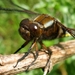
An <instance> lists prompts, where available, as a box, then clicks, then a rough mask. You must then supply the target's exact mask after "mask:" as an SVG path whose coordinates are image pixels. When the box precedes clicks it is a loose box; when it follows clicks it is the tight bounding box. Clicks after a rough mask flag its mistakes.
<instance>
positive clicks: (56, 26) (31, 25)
mask: <svg viewBox="0 0 75 75" xmlns="http://www.w3.org/2000/svg"><path fill="white" fill-rule="evenodd" d="M10 3H11V4H13V5H15V6H16V7H19V8H21V10H19V9H7V8H2V7H0V10H4V11H17V12H25V13H28V14H36V15H38V16H37V17H36V18H34V19H33V20H30V19H29V18H26V19H23V20H22V21H21V22H20V27H19V33H20V35H21V36H22V38H23V39H24V40H26V42H24V44H23V45H22V46H21V47H20V48H19V49H18V50H16V51H15V52H14V53H17V52H18V51H20V50H21V49H22V48H24V47H25V46H26V45H27V44H28V43H29V42H30V41H33V42H32V44H31V46H30V48H29V49H28V52H27V53H26V54H25V55H24V56H23V57H22V58H21V59H19V60H18V61H17V64H18V62H20V61H21V60H23V59H24V58H25V57H26V56H27V55H28V54H29V53H30V51H31V50H32V49H33V48H34V47H35V49H36V58H35V60H36V59H37V57H38V46H37V42H38V43H39V44H40V45H41V48H44V49H46V50H47V49H48V47H46V46H45V45H44V44H43V42H42V41H43V40H53V39H56V38H60V37H62V36H65V35H66V32H68V33H69V34H70V35H71V36H73V37H74V38H75V29H72V28H68V27H66V26H65V25H63V24H62V23H61V22H59V21H58V20H57V19H55V18H54V17H52V16H49V15H47V14H38V13H35V12H32V11H30V10H27V9H24V8H22V7H20V6H18V5H16V4H14V3H13V2H12V1H11V0H10ZM51 53H52V52H50V55H51ZM17 64H16V65H15V67H16V66H17Z"/></svg>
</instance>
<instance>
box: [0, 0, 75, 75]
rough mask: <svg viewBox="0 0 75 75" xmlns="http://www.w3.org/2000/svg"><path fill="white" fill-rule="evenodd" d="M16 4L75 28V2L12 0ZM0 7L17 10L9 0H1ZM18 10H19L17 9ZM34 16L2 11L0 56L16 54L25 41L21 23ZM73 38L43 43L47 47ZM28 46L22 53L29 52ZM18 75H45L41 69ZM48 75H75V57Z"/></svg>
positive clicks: (65, 0)
mask: <svg viewBox="0 0 75 75" xmlns="http://www.w3.org/2000/svg"><path fill="white" fill-rule="evenodd" d="M12 1H13V2H14V3H15V4H17V5H19V6H21V7H24V8H26V9H29V10H32V11H36V12H38V13H45V14H49V15H51V16H53V17H55V18H56V19H58V20H60V21H61V23H63V24H64V25H65V26H67V27H70V28H75V0H12ZM0 7H5V8H17V7H15V6H13V5H11V3H10V2H9V1H8V0H0ZM17 9H18V8H17ZM34 17H35V16H33V15H32V14H31V15H29V14H27V13H20V12H4V11H1V10H0V54H12V53H14V52H15V51H16V50H17V49H18V48H19V47H20V46H21V45H22V44H23V43H24V42H25V40H23V39H22V37H21V36H20V35H19V33H18V28H19V23H20V22H21V20H22V19H24V18H30V19H33V18H34ZM71 39H73V38H72V37H64V38H60V39H55V40H51V41H49V40H48V41H45V40H44V41H43V42H44V44H45V45H46V46H50V45H53V44H57V43H59V42H61V41H68V40H71ZM29 46H30V44H29V45H28V46H26V47H25V48H23V49H22V50H21V51H20V52H25V51H27V49H28V47H29ZM17 75H43V71H42V70H41V69H36V70H32V71H29V72H23V73H20V74H17ZM47 75H75V56H72V57H70V58H68V59H67V60H65V61H63V62H61V63H59V64H57V65H55V66H54V68H53V70H52V71H51V73H48V74H47Z"/></svg>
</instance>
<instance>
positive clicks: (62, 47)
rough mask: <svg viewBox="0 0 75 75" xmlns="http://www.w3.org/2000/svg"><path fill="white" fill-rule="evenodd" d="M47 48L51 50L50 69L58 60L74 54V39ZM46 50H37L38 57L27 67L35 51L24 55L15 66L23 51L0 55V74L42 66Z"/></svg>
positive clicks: (44, 61) (46, 56)
mask: <svg viewBox="0 0 75 75" xmlns="http://www.w3.org/2000/svg"><path fill="white" fill-rule="evenodd" d="M49 49H50V50H51V51H52V55H51V58H50V61H51V62H50V66H51V69H52V67H53V66H54V65H55V64H57V63H58V62H61V61H63V60H65V59H67V58H68V57H70V56H72V55H74V54H75V40H71V41H67V42H61V43H59V44H56V45H54V46H50V47H49ZM46 52H47V50H44V49H41V50H39V51H38V58H37V59H36V61H35V62H34V63H33V64H32V65H31V66H30V67H29V68H28V66H29V65H30V64H31V63H32V62H33V61H34V54H36V53H35V51H33V52H31V53H29V55H28V56H27V57H25V58H24V60H22V61H20V62H19V63H18V65H17V66H16V67H15V68H14V66H15V65H16V63H17V60H18V59H20V58H21V57H23V56H24V55H25V53H21V54H19V53H18V54H11V55H0V75H15V74H17V73H20V72H23V71H25V70H27V68H28V70H32V69H36V68H43V67H45V65H46V63H47V60H48V59H49V54H47V53H46Z"/></svg>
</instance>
